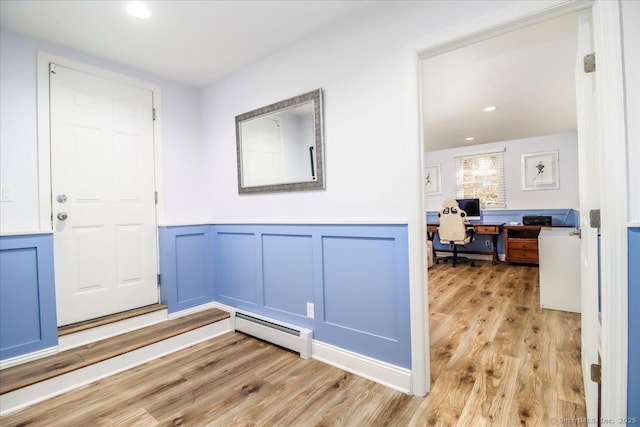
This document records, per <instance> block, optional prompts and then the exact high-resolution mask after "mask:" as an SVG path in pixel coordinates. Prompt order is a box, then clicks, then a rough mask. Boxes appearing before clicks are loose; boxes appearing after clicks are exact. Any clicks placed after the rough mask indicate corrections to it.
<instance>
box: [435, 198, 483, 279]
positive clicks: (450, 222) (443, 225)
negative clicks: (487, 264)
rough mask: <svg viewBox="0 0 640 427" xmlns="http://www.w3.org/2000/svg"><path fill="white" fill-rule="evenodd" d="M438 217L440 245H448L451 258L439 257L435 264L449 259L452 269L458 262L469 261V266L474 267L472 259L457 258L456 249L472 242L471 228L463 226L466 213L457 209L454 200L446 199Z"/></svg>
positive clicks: (456, 203)
mask: <svg viewBox="0 0 640 427" xmlns="http://www.w3.org/2000/svg"><path fill="white" fill-rule="evenodd" d="M438 217H439V218H440V226H439V227H438V235H439V236H440V243H442V244H445V245H450V246H451V248H452V249H453V256H447V257H439V258H438V259H436V264H437V263H438V261H440V260H441V259H442V260H444V261H445V262H447V260H449V259H451V260H453V266H454V267H455V266H456V264H457V262H458V261H464V262H469V261H471V265H472V266H474V265H475V262H474V261H473V260H472V259H469V258H467V257H460V256H458V247H459V246H464V245H466V244H467V243H470V242H472V241H473V227H467V225H466V224H465V219H466V217H467V213H466V212H465V211H463V210H462V209H460V208H459V207H458V202H456V200H455V199H447V200H445V201H444V202H443V203H442V210H441V211H440V212H438Z"/></svg>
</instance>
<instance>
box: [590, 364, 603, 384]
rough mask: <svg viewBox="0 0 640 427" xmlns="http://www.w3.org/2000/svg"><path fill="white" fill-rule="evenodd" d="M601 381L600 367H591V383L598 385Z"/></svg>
mask: <svg viewBox="0 0 640 427" xmlns="http://www.w3.org/2000/svg"><path fill="white" fill-rule="evenodd" d="M601 380H602V366H600V365H598V364H595V363H594V364H592V365H591V381H593V382H594V383H598V384H600V381H601Z"/></svg>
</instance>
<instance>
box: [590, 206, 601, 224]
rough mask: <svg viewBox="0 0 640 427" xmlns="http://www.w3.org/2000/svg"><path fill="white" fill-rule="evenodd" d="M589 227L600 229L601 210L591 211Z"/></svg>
mask: <svg viewBox="0 0 640 427" xmlns="http://www.w3.org/2000/svg"><path fill="white" fill-rule="evenodd" d="M589 226H591V228H600V209H591V210H590V211H589Z"/></svg>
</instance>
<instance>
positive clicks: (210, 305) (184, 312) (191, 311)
mask: <svg viewBox="0 0 640 427" xmlns="http://www.w3.org/2000/svg"><path fill="white" fill-rule="evenodd" d="M210 308H219V309H220V310H224V311H227V312H229V313H233V312H235V311H236V309H235V308H233V307H228V306H226V305H224V304H220V303H218V302H208V303H206V304H202V305H197V306H195V307H191V308H187V309H185V310H180V311H176V312H175V313H171V314H169V319H175V318H176V317H183V316H188V315H190V314H194V313H198V312H200V311H204V310H209V309H210Z"/></svg>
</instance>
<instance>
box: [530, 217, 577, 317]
mask: <svg viewBox="0 0 640 427" xmlns="http://www.w3.org/2000/svg"><path fill="white" fill-rule="evenodd" d="M538 256H539V259H540V307H542V308H548V309H552V310H562V311H572V312H575V313H580V312H581V309H580V306H581V303H580V301H581V298H580V238H579V237H578V235H577V233H576V229H575V228H565V227H554V228H543V229H542V230H540V234H539V235H538Z"/></svg>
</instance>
